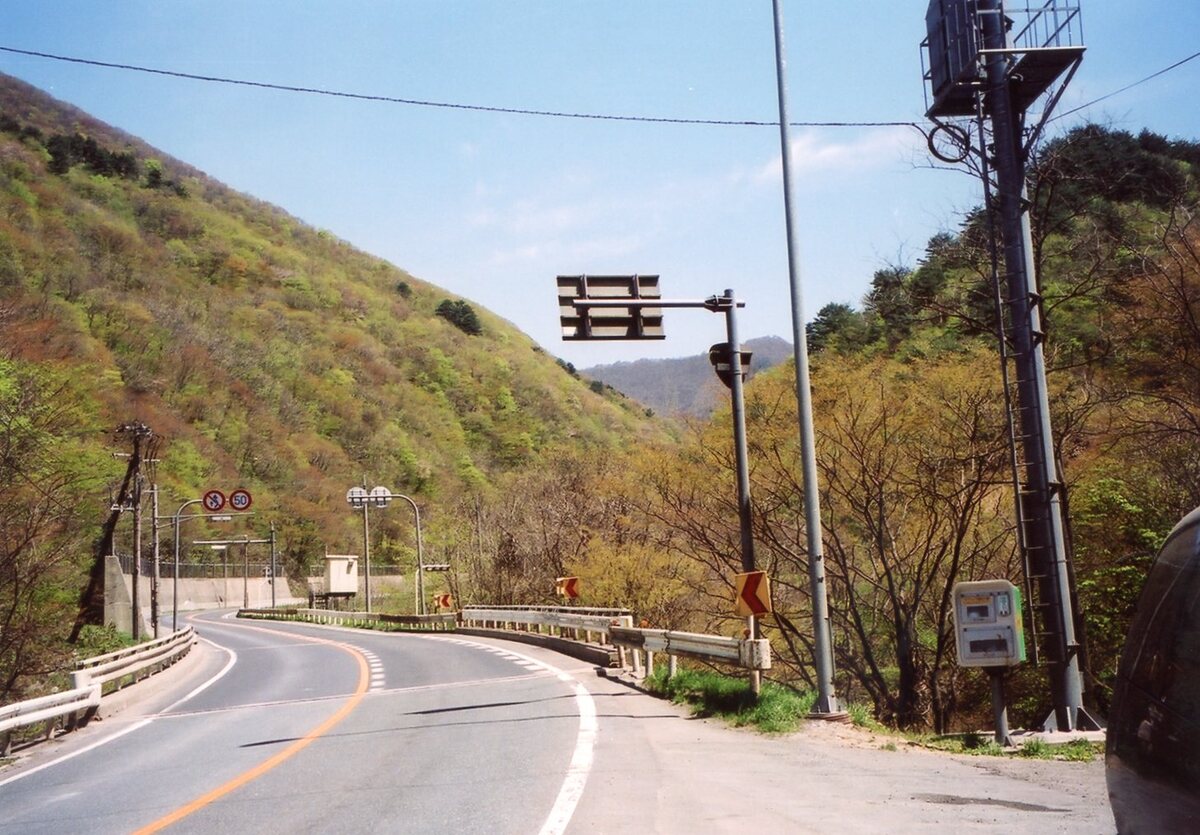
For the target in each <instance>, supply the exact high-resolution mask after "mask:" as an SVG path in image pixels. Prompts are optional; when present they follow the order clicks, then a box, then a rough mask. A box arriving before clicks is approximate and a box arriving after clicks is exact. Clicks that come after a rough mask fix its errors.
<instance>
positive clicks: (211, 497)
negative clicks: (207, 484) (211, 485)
mask: <svg viewBox="0 0 1200 835" xmlns="http://www.w3.org/2000/svg"><path fill="white" fill-rule="evenodd" d="M224 506H225V494H224V493H222V492H221V491H220V490H209V491H208V492H207V493H205V494H204V509H205V510H208V511H211V512H212V513H216V512H217V511H218V510H220V509H221V508H223V507H224Z"/></svg>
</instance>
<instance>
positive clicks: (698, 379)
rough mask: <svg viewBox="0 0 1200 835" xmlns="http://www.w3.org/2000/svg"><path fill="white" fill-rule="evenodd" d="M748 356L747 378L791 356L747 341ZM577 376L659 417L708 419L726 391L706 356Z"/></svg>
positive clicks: (783, 346) (775, 344) (613, 366)
mask: <svg viewBox="0 0 1200 835" xmlns="http://www.w3.org/2000/svg"><path fill="white" fill-rule="evenodd" d="M745 348H746V349H747V350H749V351H752V352H753V354H754V356H753V357H752V358H751V360H750V375H749V376H753V375H755V374H757V373H758V372H759V371H764V370H766V369H768V368H770V367H772V366H774V365H778V364H779V363H781V362H784V361H785V360H787V359H788V358H789V357H791V356H792V343H790V342H788V341H787V340H786V339H782V338H780V337H778V336H763V337H758V338H757V339H751V340H748V341H747V342H746V343H745ZM579 373H580V374H582V375H583V376H584V377H587V378H588V379H591V380H598V381H599V382H601V383H604V384H605V385H609V386H612V387H613V388H615V389H617V390H618V391H620V392H622V393H624V394H627V395H629V396H630V397H632V398H633V399H635V400H637V401H639V402H640V403H644V404H645V405H647V406H649V407H650V408H651V409H653V410H654V411H655V412H658V413H659V414H663V415H672V416H684V415H686V416H689V417H707V416H708V415H709V414H711V413H712V412H713V410H714V409H716V408H717V407H718V406H720V405H721V404H722V403H723V402H725V398H726V394H725V391H726V389H725V387H724V386H723V385H721V382H720V380H718V379H717V375H716V373H715V372H714V371H713V368H712V365H711V364H710V363H709V361H708V354H707V353H704V354H697V355H696V356H692V357H679V358H676V359H642V360H634V361H633V362H615V363H610V364H607V365H594V366H592V367H591V368H584V369H580V372H579Z"/></svg>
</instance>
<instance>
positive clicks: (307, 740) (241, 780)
mask: <svg viewBox="0 0 1200 835" xmlns="http://www.w3.org/2000/svg"><path fill="white" fill-rule="evenodd" d="M245 628H247V629H256V630H258V631H261V632H272V633H273V634H276V635H281V634H282V635H287V636H288V637H289V638H301V639H303V640H306V641H313V642H315V643H319V644H329V645H330V646H334V647H337V648H338V649H340V650H343V651H344V652H348V653H350V654H351V655H352V656H354V658H355V660H356V661H358V685H357V686H356V687H355V690H354V692H353V693H352V694H350V697H349V699H347V701H346V703H345V704H344V705H342V706H341V707H340V708H338V710H337V712H335V713H334V714H333V715H332V716H330V717H329V718H328V719H326V720H325V721H324V722H322V723H321V724H320V725H317V727H315V728H313V729H312V730H311V731H309V732H308V733H307V734H305V735H304V736H303V737H301V738H300V739H297V740H296V741H295V742H293V743H292V744H291V745H289V746H288V747H287V748H284V749H283V750H282V751H280V752H279V753H277V754H275V755H274V756H272V757H270V758H268V759H266V760H263V761H262V762H261V763H259V764H258V765H256V766H255V767H254V768H252V769H250V770H249V771H245V772H243V773H241V774H239V775H238V776H237V777H234V778H233V779H232V780H230V781H229V782H227V783H224V784H223V785H220V786H217V788H215V789H213V790H212V791H210V792H208V793H207V794H203V795H201V796H200V797H197V798H196V799H195V800H193V801H191V802H190V803H187V804H185V805H183V806H180V807H179V808H178V809H176V810H175V811H174V812H171V813H170V814H168V815H164V816H163V817H161V818H159V819H158V820H156V821H154V822H153V823H150V824H147V825H146V826H144V827H142V828H141V829H138V830H136V831H135V832H134V835H149V833H151V832H158V831H160V830H162V829H165V828H166V827H168V826H170V825H171V824H173V823H176V822H178V821H181V820H183V819H184V818H186V817H187V816H188V815H190V814H192V813H193V812H197V811H199V810H201V809H203V808H204V807H205V806H207V805H209V804H210V803H212V802H213V801H215V800H219V799H221V798H222V797H224V796H225V795H227V794H229V793H230V792H232V791H236V790H237V789H239V788H241V787H242V786H244V785H246V784H247V783H250V782H252V781H253V780H257V779H258V778H259V777H261V776H262V775H264V774H266V773H267V772H268V771H270V770H271V769H273V768H274V767H275V766H277V765H279V764H281V763H283V762H285V761H287V760H289V759H291V758H292V757H293V756H295V755H296V754H298V753H299V752H300V751H302V750H304V749H305V748H307V747H308V746H309V745H311V744H312V743H313V742H314V741H315V740H317V739H319V738H320V737H322V736H324V735H325V734H327V733H328V732H329V731H330V730H331V729H332V728H333V727H334V726H336V725H337V724H338V723H339V722H341V721H342V720H343V719H345V718H346V717H347V716H349V715H350V712H351V711H353V710H354V708H356V707H358V704H359V702H361V701H362V700H363V697H364V696H366V694H367V687H368V686H369V685H370V683H371V674H370V669H369V668H368V667H367V659H366V658H365V657H364V656H363V654H362V653H361V652H359V651H358V650H356V649H355V648H354V647H351V646H347V645H346V644H340V643H336V642H334V641H327V640H325V639H323V638H313V637H309V636H307V635H297V634H295V633H291V632H275V631H274V630H271V629H265V628H263V627H261V626H247V627H245Z"/></svg>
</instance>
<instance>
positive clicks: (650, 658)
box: [646, 650, 654, 678]
mask: <svg viewBox="0 0 1200 835" xmlns="http://www.w3.org/2000/svg"><path fill="white" fill-rule="evenodd" d="M653 675H654V653H653V652H651V651H650V650H646V678H650V677H651V676H653Z"/></svg>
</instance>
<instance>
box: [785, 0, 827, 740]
mask: <svg viewBox="0 0 1200 835" xmlns="http://www.w3.org/2000/svg"><path fill="white" fill-rule="evenodd" d="M782 5H783V2H782V0H773V3H772V6H773V10H774V20H775V77H776V84H777V88H778V94H779V142H780V145H781V146H782V148H781V152H782V157H783V213H784V221H785V225H786V228H787V252H788V278H789V287H790V288H791V299H792V350H793V351H794V352H795V360H796V404H797V409H796V412H797V416H798V418H799V422H800V461H801V470H802V473H803V478H804V525H805V529H806V534H807V539H808V580H809V588H810V592H811V595H812V608H813V666H814V667H815V668H816V675H817V702H816V704H814V705H813V711H812V712H813V716H815V717H818V718H823V717H833V716H838V715H840V711H839V710H838V701H837V696H836V695H835V693H834V689H833V641H832V638H831V635H830V632H831V630H830V625H829V602H828V596H827V589H826V582H825V554H824V544H823V542H822V538H821V504H820V498H819V493H818V484H817V451H816V441H815V432H814V430H813V417H812V387H811V384H810V382H809V376H808V341H807V340H808V336H807V334H806V332H805V328H804V296H803V293H802V292H801V287H800V245H799V239H798V236H797V234H796V223H795V218H794V217H793V214H792V150H791V140H790V139H789V137H788V132H789V131H788V106H787V80H786V71H785V70H786V67H787V59H786V58H785V57H784V49H783V9H782Z"/></svg>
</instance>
